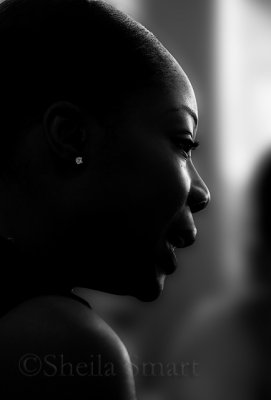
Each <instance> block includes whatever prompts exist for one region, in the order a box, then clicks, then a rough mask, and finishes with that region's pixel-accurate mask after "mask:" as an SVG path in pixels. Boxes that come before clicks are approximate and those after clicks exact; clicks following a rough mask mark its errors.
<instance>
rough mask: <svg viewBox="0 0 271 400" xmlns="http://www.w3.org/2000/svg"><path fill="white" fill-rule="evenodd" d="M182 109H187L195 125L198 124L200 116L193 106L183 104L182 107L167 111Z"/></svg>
mask: <svg viewBox="0 0 271 400" xmlns="http://www.w3.org/2000/svg"><path fill="white" fill-rule="evenodd" d="M180 111H186V112H187V113H188V114H189V115H190V116H191V117H192V118H193V120H194V122H195V126H196V127H197V126H198V116H197V114H196V113H195V112H194V111H193V110H192V108H190V107H188V106H186V105H182V106H180V107H175V108H171V109H170V110H169V111H167V113H172V112H180Z"/></svg>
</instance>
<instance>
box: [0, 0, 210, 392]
mask: <svg viewBox="0 0 271 400" xmlns="http://www.w3.org/2000/svg"><path fill="white" fill-rule="evenodd" d="M0 30H1V32H0V38H1V39H0V40H1V51H2V59H3V60H5V62H3V63H1V72H2V74H1V76H2V84H1V132H2V135H1V138H2V139H1V140H2V143H1V149H2V150H1V161H2V162H1V183H0V188H1V196H0V197H1V198H0V210H1V211H0V217H1V224H0V226H1V228H0V229H1V235H2V237H3V246H2V247H3V250H2V278H3V285H2V291H1V296H2V301H1V307H2V319H1V340H0V343H1V354H2V355H3V357H2V362H1V364H2V373H1V376H2V382H3V385H2V388H4V390H5V393H11V392H14V391H17V392H19V393H22V392H23V391H25V392H27V393H28V394H29V392H34V391H35V396H39V398H42V396H44V398H45V397H46V398H47V397H48V396H49V395H50V396H55V397H56V398H62V397H63V398H65V399H66V398H74V397H75V396H80V395H82V394H83V393H85V392H87V393H90V397H91V396H92V398H96V397H99V396H100V397H99V398H109V397H110V398H116V399H121V398H123V399H130V398H134V388H133V386H134V384H133V377H132V371H131V365H130V361H129V356H128V355H127V352H126V350H125V348H124V346H123V344H122V343H121V341H120V340H119V338H118V337H117V336H116V335H115V333H114V332H112V330H111V329H110V328H109V327H108V326H107V325H106V324H105V323H104V322H103V321H101V320H100V319H99V318H98V316H97V315H95V313H94V312H93V311H92V310H91V307H90V306H89V305H88V304H87V303H85V302H84V301H82V300H80V298H79V297H76V296H75V295H74V294H71V289H72V288H73V287H76V286H79V287H82V286H84V287H90V288H94V289H98V290H102V291H107V292H110V293H116V294H123V295H132V296H135V297H137V298H138V299H141V300H143V301H151V300H154V299H156V298H157V297H158V296H159V294H160V293H161V291H162V289H163V285H164V280H165V277H166V276H167V275H168V274H171V273H172V272H174V270H175V268H176V259H175V254H174V248H175V247H185V246H188V245H190V244H192V243H193V242H194V240H195V237H196V227H195V225H194V222H193V217H192V214H193V213H194V212H197V211H200V210H201V209H203V208H204V207H205V206H206V205H207V204H208V202H209V197H210V195H209V191H208V189H207V187H206V185H205V184H204V182H203V181H202V179H201V178H200V176H199V175H198V172H197V171H196V169H195V167H194V166H193V163H192V160H191V151H192V150H193V149H194V148H195V147H196V146H197V143H196V142H195V136H196V130H197V119H198V117H197V105H196V99H195V95H194V92H193V89H192V87H191V84H190V82H189V80H188V78H187V76H186V75H185V73H184V72H183V70H182V69H181V67H180V66H179V64H178V63H177V61H176V60H175V59H174V58H173V57H172V56H171V55H170V54H169V53H168V52H167V50H166V49H165V48H164V47H163V46H162V45H161V43H160V42H159V41H158V40H157V39H156V38H155V37H154V36H153V35H152V34H151V33H150V32H148V31H147V30H146V29H145V28H143V27H142V26H141V25H139V24H138V23H136V22H135V21H133V20H131V19H130V18H128V17H127V16H125V15H124V14H122V13H120V12H118V11H116V10H115V9H113V8H111V7H109V6H107V5H106V4H104V3H103V2H100V1H87V0H46V1H45V0H44V1H43V0H40V1H39V2H38V1H36V0H24V1H23V0H10V1H8V0H6V1H4V2H3V3H2V4H1V5H0ZM29 354H32V356H29ZM48 355H49V356H50V357H49V358H48ZM59 355H62V356H63V357H62V358H61V357H60V358H59V357H58V356H59ZM94 356H95V357H94ZM96 356H97V357H98V356H100V358H99V357H98V359H97V357H96ZM31 357H32V358H31ZM91 360H92V361H93V362H94V364H95V365H94V367H97V365H96V364H100V360H102V366H103V367H104V368H105V364H106V363H107V362H109V361H110V362H112V365H113V367H114V368H113V370H111V373H109V372H108V374H107V375H108V376H107V375H106V373H105V370H104V369H103V371H100V370H99V372H100V373H98V374H97V373H96V374H95V373H94V371H93V370H92V371H90V370H91V365H90V362H91ZM63 364H64V366H63ZM78 365H79V366H80V367H82V368H81V369H84V368H83V366H85V370H84V373H83V372H82V371H81V370H80V373H79V371H78V370H77V367H78ZM92 366H93V365H92ZM109 366H110V365H107V367H109ZM92 369H93V368H92ZM92 372H93V373H92ZM96 372H97V371H96ZM96 375H98V376H96ZM67 376H68V378H67ZM63 377H64V379H63ZM86 377H87V378H86ZM14 381H16V385H14ZM61 396H62V397H61ZM95 396H96V397H95Z"/></svg>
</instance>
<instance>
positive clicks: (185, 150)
mask: <svg viewBox="0 0 271 400" xmlns="http://www.w3.org/2000/svg"><path fill="white" fill-rule="evenodd" d="M174 145H175V146H176V147H177V148H178V149H179V150H181V153H182V155H183V156H184V157H185V159H188V158H189V157H191V154H189V153H190V152H191V151H193V150H195V149H196V148H197V147H199V142H198V141H196V142H193V141H192V140H189V139H180V140H177V139H175V140H174Z"/></svg>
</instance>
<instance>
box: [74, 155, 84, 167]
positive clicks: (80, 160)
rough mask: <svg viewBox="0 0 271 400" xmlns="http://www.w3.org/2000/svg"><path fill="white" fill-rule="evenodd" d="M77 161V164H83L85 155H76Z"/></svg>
mask: <svg viewBox="0 0 271 400" xmlns="http://www.w3.org/2000/svg"><path fill="white" fill-rule="evenodd" d="M75 163H76V164H77V165H80V164H83V157H76V159H75Z"/></svg>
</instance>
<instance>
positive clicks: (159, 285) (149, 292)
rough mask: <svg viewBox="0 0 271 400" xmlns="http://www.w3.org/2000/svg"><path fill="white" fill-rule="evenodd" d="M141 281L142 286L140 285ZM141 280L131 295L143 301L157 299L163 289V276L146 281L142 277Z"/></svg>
mask: <svg viewBox="0 0 271 400" xmlns="http://www.w3.org/2000/svg"><path fill="white" fill-rule="evenodd" d="M143 282H144V286H143V285H142V283H143ZM143 282H142V283H141V287H137V290H134V291H133V296H134V297H136V298H137V299H138V300H140V301H143V302H152V301H155V300H157V299H158V298H159V297H160V296H161V294H162V292H163V290H164V282H165V276H164V275H161V276H159V277H156V279H153V280H152V281H148V282H147V281H145V280H144V278H143Z"/></svg>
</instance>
